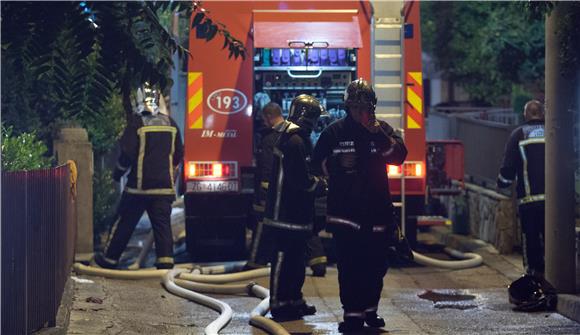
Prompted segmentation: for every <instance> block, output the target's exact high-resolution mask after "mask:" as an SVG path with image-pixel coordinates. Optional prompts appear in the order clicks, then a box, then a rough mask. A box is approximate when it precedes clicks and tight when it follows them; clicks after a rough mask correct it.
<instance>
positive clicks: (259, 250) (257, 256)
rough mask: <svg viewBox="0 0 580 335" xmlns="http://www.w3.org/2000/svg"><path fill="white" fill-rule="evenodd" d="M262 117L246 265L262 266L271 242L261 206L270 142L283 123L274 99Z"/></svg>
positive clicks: (268, 171) (270, 157) (270, 159)
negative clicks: (250, 242)
mask: <svg viewBox="0 0 580 335" xmlns="http://www.w3.org/2000/svg"><path fill="white" fill-rule="evenodd" d="M261 116H262V121H263V123H264V125H265V126H266V127H265V128H264V129H263V130H262V131H261V132H260V135H261V140H260V144H259V145H258V150H257V154H256V156H257V159H256V163H257V173H256V180H257V185H256V187H255V193H254V205H253V207H254V215H255V217H256V221H257V223H256V228H255V229H254V234H253V236H252V246H251V250H250V257H249V259H248V263H247V264H246V268H248V269H252V268H258V267H263V266H266V265H267V264H268V262H269V260H270V254H271V250H272V243H271V241H270V239H269V238H268V237H267V236H265V233H264V228H263V218H264V210H265V209H266V195H267V192H268V186H269V178H270V175H271V174H272V162H273V157H274V156H273V153H272V152H273V150H274V145H275V144H276V142H277V141H278V138H279V137H280V135H281V134H282V133H281V132H280V131H278V130H279V129H280V125H281V124H283V123H284V116H283V115H282V108H280V105H278V104H277V103H275V102H270V103H268V104H266V105H265V106H264V108H262V111H261Z"/></svg>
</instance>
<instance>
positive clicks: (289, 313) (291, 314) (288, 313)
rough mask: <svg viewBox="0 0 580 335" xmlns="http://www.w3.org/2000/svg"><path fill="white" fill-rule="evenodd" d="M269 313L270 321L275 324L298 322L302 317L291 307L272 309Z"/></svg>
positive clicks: (298, 311)
mask: <svg viewBox="0 0 580 335" xmlns="http://www.w3.org/2000/svg"><path fill="white" fill-rule="evenodd" d="M270 313H271V314H272V319H274V321H276V322H284V321H293V320H299V319H302V316H303V314H302V313H301V311H300V310H299V309H298V308H295V307H292V306H283V307H278V308H272V309H271V310H270Z"/></svg>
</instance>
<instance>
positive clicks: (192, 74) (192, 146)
mask: <svg viewBox="0 0 580 335" xmlns="http://www.w3.org/2000/svg"><path fill="white" fill-rule="evenodd" d="M204 8H205V9H206V10H207V11H208V12H209V13H211V18H212V19H213V20H214V21H217V22H221V23H223V24H224V25H225V26H226V27H227V28H228V30H229V31H230V32H231V34H232V35H233V36H236V37H237V38H238V39H240V40H241V41H242V42H243V43H244V45H245V47H246V49H247V54H246V57H245V58H241V57H240V58H237V59H234V58H231V59H230V58H228V52H227V50H224V49H223V42H222V41H220V40H219V39H218V38H215V39H213V40H211V41H210V42H206V40H205V36H200V32H199V31H195V30H192V32H191V36H190V42H189V43H190V44H189V48H190V50H192V54H193V59H192V60H190V62H189V64H188V88H187V99H188V101H187V113H186V116H185V118H186V120H185V125H184V143H185V156H184V181H185V196H184V204H185V213H186V233H187V239H186V242H187V249H188V252H189V254H190V256H191V257H192V258H193V260H196V261H219V260H231V259H240V258H243V257H244V256H245V254H246V253H245V250H246V225H247V223H248V220H249V218H250V217H251V211H252V197H253V192H254V180H253V179H254V167H255V158H254V151H255V144H256V135H257V130H258V128H259V127H260V123H261V122H260V117H259V115H258V113H259V111H260V108H261V107H262V106H263V105H264V104H265V103H266V102H269V101H274V102H277V103H278V104H279V105H280V106H282V108H283V111H284V113H287V112H288V109H289V106H290V102H291V101H292V99H293V98H294V97H295V96H297V95H299V94H302V93H306V94H311V95H313V96H315V97H317V98H318V99H319V100H320V101H321V102H322V104H323V105H324V106H325V108H326V110H327V111H328V112H329V113H328V114H329V115H328V116H326V117H323V118H321V120H320V121H319V125H318V127H317V129H316V131H315V132H314V134H313V141H314V142H315V141H316V139H317V138H318V136H319V134H320V132H321V131H322V130H323V129H324V127H325V126H326V125H328V124H329V123H330V122H332V121H334V120H336V119H338V118H341V117H344V116H345V115H346V112H345V108H344V104H343V94H344V90H345V88H346V86H347V85H348V84H349V83H350V82H351V81H352V80H354V79H356V78H359V77H362V78H365V79H367V80H369V81H371V82H372V83H373V86H374V88H375V91H376V93H377V96H378V104H377V108H376V116H377V118H379V119H381V120H384V121H386V122H388V123H389V124H390V125H391V126H392V127H394V128H395V129H397V130H398V131H400V132H401V134H403V136H404V139H405V143H406V145H407V148H408V150H409V154H408V157H407V161H406V162H405V164H404V165H403V166H402V167H401V166H385V173H388V174H389V178H390V189H391V193H392V194H393V196H394V200H395V206H397V207H398V208H399V209H400V214H401V215H400V216H401V218H402V220H403V222H404V224H403V227H406V229H405V230H406V231H407V236H408V237H410V239H411V240H413V239H414V236H413V235H414V233H415V232H416V227H415V226H416V221H414V218H415V217H416V216H417V215H419V214H421V212H422V210H423V207H424V202H425V188H426V187H425V185H426V178H425V170H426V169H425V150H426V144H425V127H424V126H425V122H424V115H423V80H422V73H421V35H420V23H419V2H418V1H408V2H407V1H405V2H403V1H388V2H385V1H308V2H307V1H271V2H267V1H232V2H225V1H206V2H204Z"/></svg>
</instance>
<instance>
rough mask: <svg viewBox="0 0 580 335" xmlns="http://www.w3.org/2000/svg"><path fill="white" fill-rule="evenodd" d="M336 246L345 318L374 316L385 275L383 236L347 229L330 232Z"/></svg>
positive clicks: (386, 265)
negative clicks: (370, 314) (367, 314)
mask: <svg viewBox="0 0 580 335" xmlns="http://www.w3.org/2000/svg"><path fill="white" fill-rule="evenodd" d="M333 237H334V241H335V243H336V253H337V267H338V284H339V290H340V302H341V303H342V308H343V310H344V317H345V318H361V319H362V318H364V317H365V313H370V312H376V311H377V308H378V304H379V300H380V298H381V291H382V290H383V277H384V276H385V274H386V273H387V270H388V263H387V247H388V245H387V239H386V236H385V234H384V233H373V232H360V231H353V230H350V229H344V230H342V229H341V230H339V231H336V232H333Z"/></svg>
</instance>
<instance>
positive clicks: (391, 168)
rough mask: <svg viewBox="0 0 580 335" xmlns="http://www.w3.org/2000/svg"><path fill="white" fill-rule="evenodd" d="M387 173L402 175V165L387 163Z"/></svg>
mask: <svg viewBox="0 0 580 335" xmlns="http://www.w3.org/2000/svg"><path fill="white" fill-rule="evenodd" d="M387 174H388V175H389V177H400V176H401V166H400V165H387Z"/></svg>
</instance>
